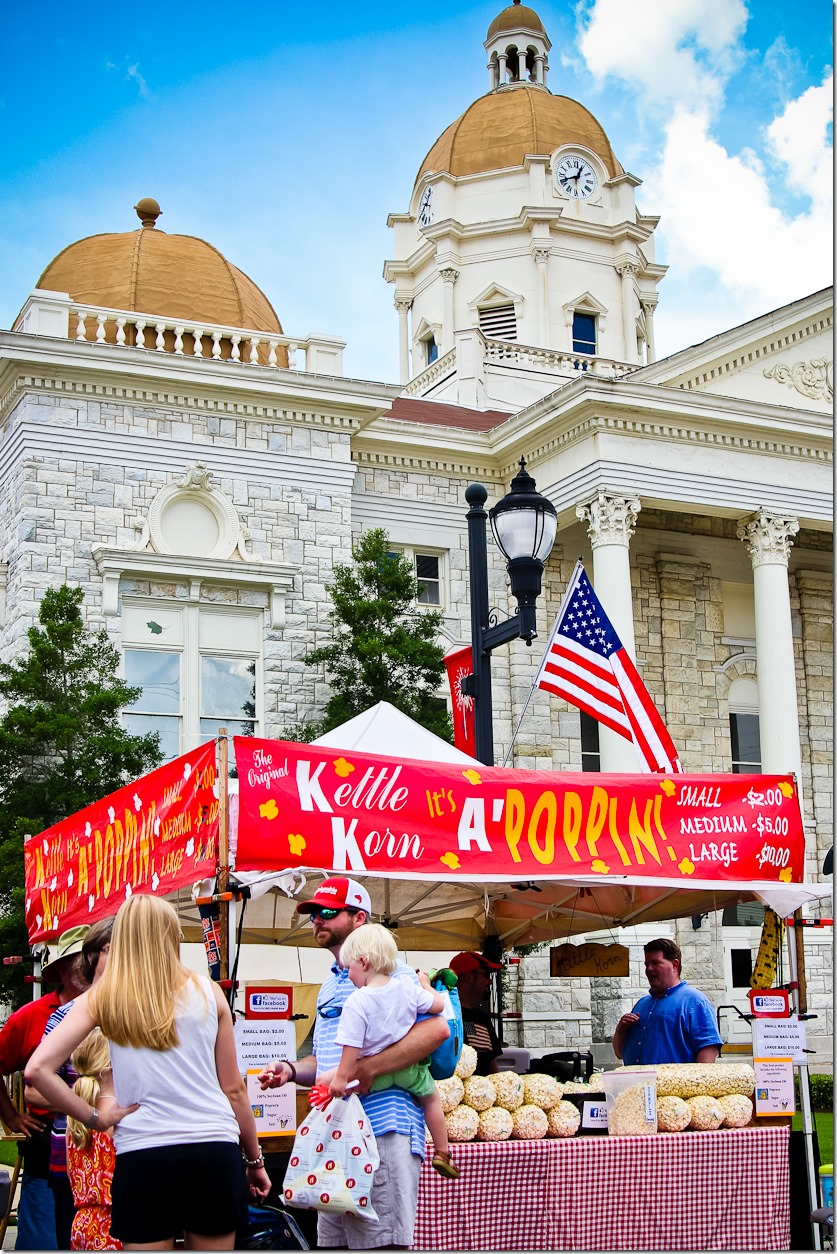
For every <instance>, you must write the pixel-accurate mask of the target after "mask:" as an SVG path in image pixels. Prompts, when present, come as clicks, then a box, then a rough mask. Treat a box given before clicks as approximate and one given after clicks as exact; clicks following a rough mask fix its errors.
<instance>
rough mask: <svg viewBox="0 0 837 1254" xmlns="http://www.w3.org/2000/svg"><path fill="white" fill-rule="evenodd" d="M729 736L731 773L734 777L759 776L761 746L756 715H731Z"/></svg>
mask: <svg viewBox="0 0 837 1254" xmlns="http://www.w3.org/2000/svg"><path fill="white" fill-rule="evenodd" d="M729 734H730V741H731V744H732V773H733V774H734V775H760V774H761V744H760V742H759V716H758V714H735V713H731V714H730V716H729Z"/></svg>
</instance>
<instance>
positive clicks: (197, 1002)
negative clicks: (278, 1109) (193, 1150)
mask: <svg viewBox="0 0 837 1254" xmlns="http://www.w3.org/2000/svg"><path fill="white" fill-rule="evenodd" d="M197 978H198V981H199V983H200V988H196V987H195V985H194V984H193V983H191V981H190V982H189V983H188V984H187V985H186V987H185V989H184V995H183V998H182V1000H181V1003H180V1005H179V1006H178V1010H177V1015H176V1018H175V1022H176V1024H177V1035H178V1037H179V1038H180V1044H179V1045H176V1046H175V1047H174V1049H166V1050H157V1049H135V1048H134V1047H133V1046H131V1045H114V1044H113V1042H111V1044H110V1057H111V1063H112V1066H113V1086H114V1089H115V1092H116V1100H117V1101H118V1102H119V1105H120V1106H130V1105H132V1103H133V1102H139V1110H136V1111H134V1113H133V1114H132V1115H126V1116H125V1118H124V1119H123V1120H122V1122H121V1123H119V1124H118V1125H117V1127H116V1131H115V1136H114V1140H115V1142H116V1152H117V1154H120V1153H123V1152H125V1153H127V1152H128V1151H129V1150H139V1149H153V1148H155V1147H157V1146H162V1145H187V1144H195V1143H196V1142H198V1141H227V1142H231V1143H232V1144H233V1145H237V1144H238V1123H237V1122H236V1118H235V1115H234V1114H233V1109H232V1106H231V1105H230V1102H229V1098H228V1097H227V1095H226V1094H225V1093H224V1091H223V1089H222V1088H221V1086H220V1084H219V1083H218V1073H217V1070H216V1067H215V1039H216V1037H217V1035H218V1007H217V1006H216V1004H215V997H214V996H213V993H212V985H211V984H210V982H209V980H208V979H207V977H206V976H205V975H201V976H198V977H197Z"/></svg>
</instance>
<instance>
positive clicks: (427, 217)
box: [418, 187, 433, 226]
mask: <svg viewBox="0 0 837 1254" xmlns="http://www.w3.org/2000/svg"><path fill="white" fill-rule="evenodd" d="M418 220H419V226H430V223H431V222H432V221H433V188H432V187H425V189H424V191H423V192H422V194H421V200H420V201H419V212H418Z"/></svg>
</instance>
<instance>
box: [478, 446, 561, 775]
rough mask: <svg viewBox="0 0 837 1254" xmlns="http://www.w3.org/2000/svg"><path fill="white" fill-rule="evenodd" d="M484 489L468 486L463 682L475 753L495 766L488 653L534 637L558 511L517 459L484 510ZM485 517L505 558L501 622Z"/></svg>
mask: <svg viewBox="0 0 837 1254" xmlns="http://www.w3.org/2000/svg"><path fill="white" fill-rule="evenodd" d="M487 499H488V493H487V492H486V490H485V488H484V487H483V485H482V484H481V483H472V484H470V485H469V487H468V488H467V489H466V492H465V500H466V501H467V502H468V505H469V506H470V508H469V510H468V513H467V515H466V518H467V519H468V566H469V574H470V592H471V657H472V667H473V672H472V674H471V675H469V676H468V678H467V679H466V680H465V682H464V683H463V685H462V690H463V692H464V693H465V694H466V696H471V697H473V699H474V738H475V741H476V756H477V757H478V758H479V760H480V762H484V763H485V764H486V766H493V765H494V732H493V726H492V706H491V654H492V652H493V650H494V649H496V648H498V646H499V645H501V644H508V643H509V641H511V640H516V639H517V638H518V637H520V638H521V639H523V640H525V641H526V644H527V645H529V646H531V644H532V641H533V640H534V638H535V637H536V636H537V634H538V633H537V627H536V608H535V607H536V602H537V599H538V597H539V596H540V592H541V577H542V576H543V568H544V562H545V561H546V559H547V558H548V557H549V554H550V551H551V549H552V546H553V544H554V543H555V531H556V529H557V526H558V516H557V514H556V513H555V506H554V505H553V504H552V502H551V501H548V500H547V499H546V497H545V496H542V495H541V494H540V492H538V491H537V489H536V488H535V481H534V479H533V478H532V476H531V475H530V474H529V472H528V471H527V469H526V461H525V459H524V458H523V457H521V459H520V470H519V471H518V473H517V474H516V475H515V477H514V479H512V481H511V486H510V490H509V492H508V493H507V494H506V495H505V496H504V497H503V499H502V501H500V502H498V504H497V505H495V506H494V507H493V508H492V509H491V510H489V512H488V513H486V511H485V502H486V500H487ZM486 519H490V521H491V531H492V533H493V535H494V539H495V541H496V542H497V545H498V547H499V549H500V552H501V553H502V554H503V556H504V557H505V559H506V569H507V570H508V573H509V582H510V583H511V590H512V595H513V596H514V597H515V599H516V601H517V613H516V614H514V615H513V616H512V617H511V618H507V619H505V620H504V621H502V622H498V621H497V616H496V611H489V608H488V551H487V544H486V534H485V524H486Z"/></svg>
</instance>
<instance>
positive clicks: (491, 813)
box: [235, 738, 804, 886]
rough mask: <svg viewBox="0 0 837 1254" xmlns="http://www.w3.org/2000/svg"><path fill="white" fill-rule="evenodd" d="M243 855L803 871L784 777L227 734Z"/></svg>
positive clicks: (478, 872) (368, 863)
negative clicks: (392, 754)
mask: <svg viewBox="0 0 837 1254" xmlns="http://www.w3.org/2000/svg"><path fill="white" fill-rule="evenodd" d="M235 756H236V762H237V765H238V776H239V790H240V795H239V820H238V851H237V855H236V866H237V868H238V869H239V870H248V871H250V870H278V869H280V868H284V867H294V866H308V867H321V868H323V869H332V870H339V871H357V872H358V873H362V872H366V873H368V874H373V875H374V874H380V875H387V874H388V875H391V876H397V877H399V878H412V877H415V878H421V879H427V878H431V879H433V880H436V881H444V880H451V881H460V882H462V881H465V882H474V881H477V880H509V879H514V880H516V879H561V878H565V877H567V876H596V875H602V876H607V875H609V874H610V875H614V876H618V875H633V876H636V875H640V876H647V877H648V878H649V879H655V880H665V881H667V882H668V883H669V884H670V883H672V882H674V883H679V882H682V884H683V885H684V886H687V885H688V884H689V882H690V879H693V880H716V881H719V882H721V883H723V882H724V881H740V880H748V881H753V880H762V881H774V882H780V883H791V882H800V881H801V880H802V876H803V868H804V834H803V827H802V817H801V814H800V810H799V798H798V794H797V791H796V785H795V783H794V780H793V777H792V776H773V775H759V776H754V775H750V776H747V775H672V776H667V777H666V778H664V779H661V778H660V777H659V776H648V775H598V774H595V775H594V774H589V773H588V774H579V775H576V774H565V773H564V772H551V771H512V770H504V769H503V768H502V767H488V766H474V767H469V768H466V769H463V768H462V767H460V766H456V765H451V764H447V763H435V762H419V761H403V760H400V759H395V758H382V757H375V756H372V755H371V754H365V753H355V752H354V751H351V752H350V751H348V750H344V751H343V752H340V751H339V750H335V749H325V748H322V747H320V746H318V745H303V744H297V743H290V742H285V741H279V740H255V739H245V738H236V741H235Z"/></svg>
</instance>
